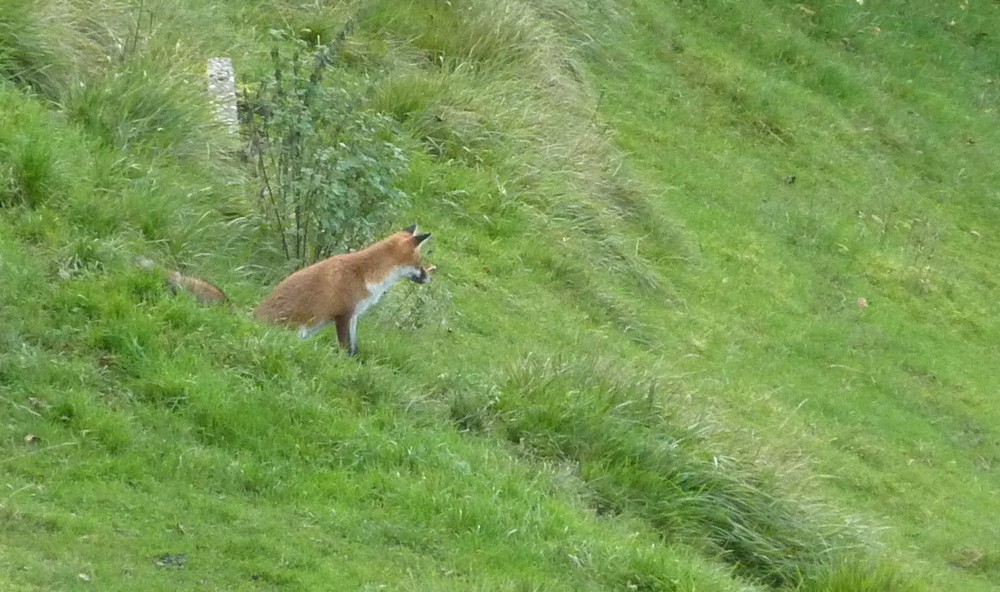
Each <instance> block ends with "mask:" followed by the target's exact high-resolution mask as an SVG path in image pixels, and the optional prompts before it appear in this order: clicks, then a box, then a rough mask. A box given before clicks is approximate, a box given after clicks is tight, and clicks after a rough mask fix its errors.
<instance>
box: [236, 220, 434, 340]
mask: <svg viewBox="0 0 1000 592" xmlns="http://www.w3.org/2000/svg"><path fill="white" fill-rule="evenodd" d="M430 236H431V235H430V233H427V234H417V225H416V224H414V225H413V226H410V227H409V228H407V229H405V230H402V231H400V232H397V233H396V234H393V235H392V236H389V237H387V238H385V239H383V240H381V241H379V242H377V243H375V244H373V245H371V246H369V247H367V248H365V249H362V250H360V251H357V252H354V253H346V254H343V255H334V256H333V257H330V258H328V259H324V260H323V261H320V262H318V263H314V264H312V265H310V266H308V267H304V268H302V269H300V270H298V271H296V272H295V273H293V274H292V275H290V276H288V277H287V278H285V279H284V280H282V281H281V282H280V283H279V284H278V285H277V287H275V288H274V290H273V291H272V292H271V294H270V295H269V296H268V297H267V298H265V299H264V300H263V301H262V302H261V303H260V305H259V306H258V307H257V308H256V309H255V310H254V313H253V314H254V317H256V318H258V319H262V320H265V321H269V322H272V323H278V324H284V325H291V326H294V327H298V329H299V335H300V336H301V337H309V336H312V335H315V334H316V332H318V331H319V330H320V329H322V328H323V327H324V326H326V325H327V324H329V323H335V324H336V326H337V338H338V340H339V341H340V346H341V347H343V348H346V349H347V351H348V354H349V355H352V356H353V355H356V354H357V353H358V317H360V316H361V315H362V314H364V312H365V311H366V310H368V307H370V306H371V305H373V304H375V303H376V302H378V300H379V298H381V297H382V295H383V294H385V292H386V290H388V289H389V288H391V287H392V286H393V285H394V284H395V283H396V282H398V281H399V280H401V279H409V280H412V281H414V282H417V283H419V284H426V283H428V282H430V281H431V277H430V275H428V273H427V269H425V268H423V267H421V266H420V247H421V245H422V244H423V243H424V241H426V240H427V239H428V238H430ZM432 269H433V268H432Z"/></svg>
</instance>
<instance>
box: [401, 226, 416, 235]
mask: <svg viewBox="0 0 1000 592" xmlns="http://www.w3.org/2000/svg"><path fill="white" fill-rule="evenodd" d="M403 232H409V233H410V234H416V232H417V225H416V224H414V225H412V226H407V227H406V228H404V229H403Z"/></svg>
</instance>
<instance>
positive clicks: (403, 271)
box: [354, 265, 418, 318]
mask: <svg viewBox="0 0 1000 592" xmlns="http://www.w3.org/2000/svg"><path fill="white" fill-rule="evenodd" d="M417 271H418V270H417V268H415V267H412V266H410V265H400V266H399V267H396V268H395V269H393V270H392V271H391V272H389V275H387V276H385V279H383V280H382V281H381V282H379V283H377V284H368V285H367V288H368V298H365V299H364V300H362V301H361V302H359V303H358V306H357V308H355V309H354V318H358V317H359V316H361V314H362V313H364V312H365V311H366V310H368V307H369V306H371V305H373V304H375V303H376V302H378V301H379V299H380V298H382V295H383V294H385V293H386V291H388V290H389V288H391V287H393V286H394V285H395V284H396V282H398V281H399V280H401V279H403V278H406V277H411V276H412V275H413V274H414V273H416V272H417Z"/></svg>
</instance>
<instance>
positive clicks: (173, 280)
mask: <svg viewBox="0 0 1000 592" xmlns="http://www.w3.org/2000/svg"><path fill="white" fill-rule="evenodd" d="M167 285H168V286H170V289H171V291H173V292H174V293H175V294H176V293H177V292H180V291H182V290H183V291H185V292H189V293H190V294H191V295H192V296H194V297H195V299H197V300H198V302H200V303H202V304H225V303H226V294H225V293H224V292H223V291H222V290H220V289H219V288H217V287H215V286H213V285H212V284H210V283H208V282H206V281H205V280H200V279H198V278H195V277H191V276H187V275H183V274H181V272H179V271H175V272H173V273H171V274H170V275H169V276H167Z"/></svg>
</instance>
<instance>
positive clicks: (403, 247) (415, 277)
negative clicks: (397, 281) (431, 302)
mask: <svg viewBox="0 0 1000 592" xmlns="http://www.w3.org/2000/svg"><path fill="white" fill-rule="evenodd" d="M430 237H431V233H429V232H427V233H423V234H418V233H417V225H416V224H414V225H413V226H410V227H408V228H405V229H403V230H401V231H400V232H397V233H396V234H395V235H393V237H392V239H391V240H393V242H394V243H395V249H396V252H397V253H398V255H399V263H400V265H402V266H403V267H404V269H405V275H404V277H406V278H409V279H410V280H411V281H414V282H417V283H418V284H426V283H429V282H430V281H431V276H430V274H428V273H427V270H426V269H424V268H423V267H422V266H421V265H420V247H421V246H423V244H424V241H426V240H427V239H429V238H430Z"/></svg>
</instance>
